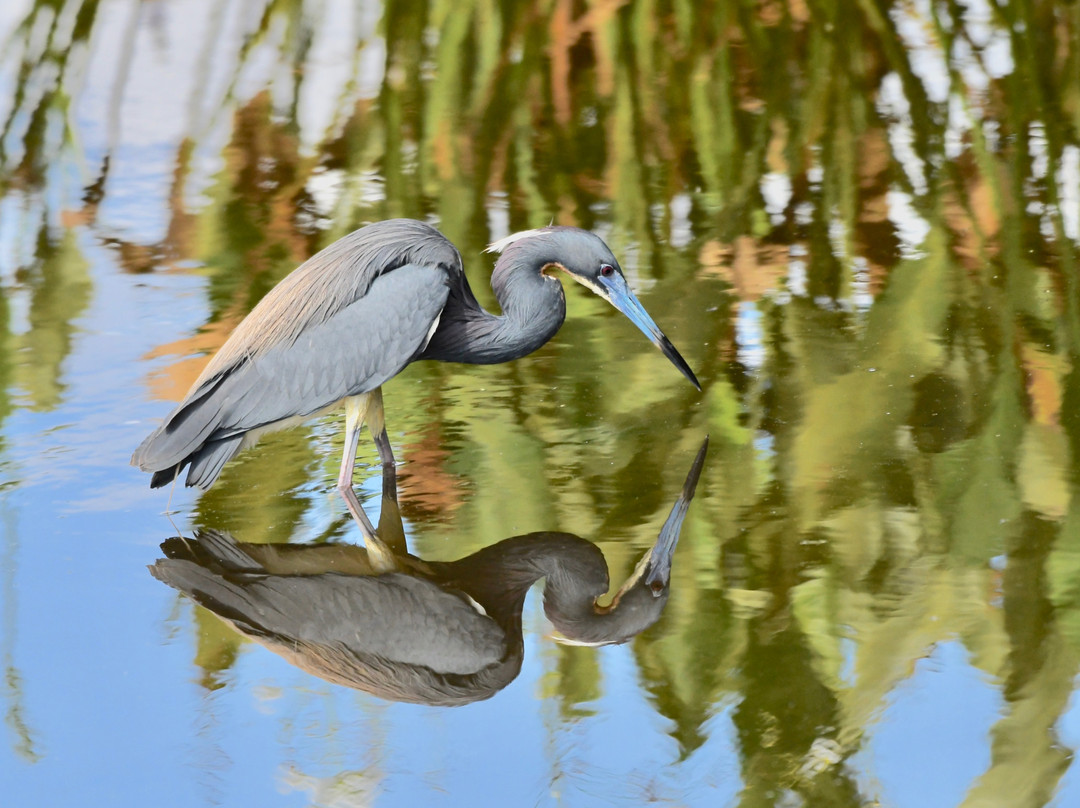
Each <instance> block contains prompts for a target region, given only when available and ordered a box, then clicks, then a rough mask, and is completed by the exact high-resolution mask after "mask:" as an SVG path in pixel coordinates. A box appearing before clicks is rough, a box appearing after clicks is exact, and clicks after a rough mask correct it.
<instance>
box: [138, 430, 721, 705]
mask: <svg viewBox="0 0 1080 808" xmlns="http://www.w3.org/2000/svg"><path fill="white" fill-rule="evenodd" d="M707 446H708V439H706V440H705V442H704V443H702V446H701V449H700V450H699V451H698V454H697V457H696V458H695V459H694V463H693V466H692V467H691V469H690V472H689V474H688V475H687V478H686V483H685V484H684V486H683V490H682V493H681V494H680V495H679V498H678V500H677V501H676V503H675V506H674V507H673V508H672V510H671V513H670V514H669V516H668V518H667V521H666V522H665V523H664V526H663V527H662V528H661V530H660V536H659V538H658V539H657V540H656V543H655V544H654V545H653V546H652V548H650V549H649V551H648V552H647V553H646V554H645V556H644V557H643V558H642V559H641V561H640V562H639V563H638V565H637V566H636V567H635V568H634V571H633V573H632V574H631V575H630V578H629V579H628V580H627V581H626V583H624V584H623V585H622V586H621V587H619V590H618V591H617V592H616V594H615V596H614V598H613V599H612V601H611V603H610V604H609V605H607V606H600V605H599V604H598V603H597V599H598V598H599V597H601V596H602V595H604V594H605V593H606V592H607V591H608V584H609V579H608V570H607V564H606V562H605V561H604V555H603V553H601V552H600V550H599V548H597V547H596V545H594V544H592V543H590V542H588V541H586V540H585V539H582V538H579V537H578V536H574V535H572V534H570V533H530V534H528V535H524V536H515V537H513V538H509V539H504V540H503V541H501V542H498V543H497V544H494V545H492V546H490V547H487V548H485V549H483V550H480V551H479V552H476V553H473V554H472V555H470V556H467V557H465V558H462V559H459V560H458V561H450V562H436V561H422V560H420V559H419V558H417V557H415V556H412V555H407V554H405V555H399V556H398V557H397V561H398V567H397V570H396V571H393V572H383V573H381V574H380V571H379V563H378V562H374V561H373V560H372V559H370V558H369V557H368V553H367V552H366V551H365V549H364V548H362V547H357V546H355V545H327V544H322V545H306V546H305V545H290V544H285V545H276V544H240V543H238V542H236V541H234V540H233V539H232V538H230V537H229V536H226V535H225V534H221V533H216V532H212V531H203V532H202V533H201V534H199V535H198V536H197V537H196V538H194V539H182V538H172V539H168V540H167V541H166V542H165V543H164V544H162V545H161V548H162V550H164V551H165V554H166V555H167V556H168V558H164V559H160V560H159V561H157V562H156V563H155V564H153V565H152V566H150V568H149V569H150V572H151V574H153V576H154V577H155V578H157V579H158V580H161V581H164V582H165V583H167V584H168V585H169V586H172V587H174V588H175V589H178V590H180V591H181V592H184V593H185V594H187V595H188V596H189V597H191V598H192V599H193V600H195V601H196V602H197V603H199V604H201V605H202V606H205V607H206V608H208V609H209V610H210V611H212V612H214V613H215V614H217V615H218V616H219V617H221V618H222V619H223V620H225V621H226V622H228V623H229V624H231V625H232V626H233V627H234V628H236V629H237V630H239V631H240V632H241V633H243V634H245V635H247V636H249V637H251V638H252V639H254V640H256V641H257V642H259V643H261V644H262V645H265V646H266V647H267V648H269V649H270V650H271V651H274V652H275V653H277V654H280V655H281V656H283V657H285V658H286V659H287V660H289V661H290V662H291V663H293V664H294V665H296V666H297V667H300V668H302V669H304V670H306V671H308V672H309V673H313V674H315V675H316V676H320V677H322V678H324V679H326V680H328V681H331V682H335V683H337V684H342V685H346V686H348V687H355V688H359V689H361V690H364V691H367V692H369V693H374V694H375V695H377V696H381V697H383V698H386V699H391V700H394V701H409V702H419V703H424V704H441V705H457V704H466V703H468V702H472V701H477V700H480V699H485V698H488V697H490V696H492V695H494V694H495V693H496V692H497V691H499V690H501V689H502V688H503V687H505V686H506V685H507V684H509V683H510V682H511V681H512V680H513V679H514V677H515V676H517V674H518V672H519V671H520V670H521V662H522V657H523V654H524V646H523V643H522V627H521V611H522V608H523V606H524V604H525V595H526V593H527V592H528V591H529V589H530V588H531V587H532V585H533V584H534V583H536V582H537V581H538V580H539V579H541V578H544V579H546V585H545V587H544V611H545V612H546V613H547V615H548V618H549V619H550V620H551V622H552V624H553V625H554V626H555V628H556V629H557V630H558V632H559V633H560V634H561V635H562V638H561V639H562V640H563V641H565V642H568V643H571V644H575V645H608V644H612V643H621V642H626V641H627V640H629V639H630V638H632V637H634V636H636V635H637V634H640V633H641V632H642V631H644V630H645V629H646V628H648V627H649V626H651V625H652V624H653V623H655V622H656V621H657V620H658V619H659V618H660V614H661V612H663V609H664V606H665V604H666V603H667V599H668V594H669V591H670V583H671V566H672V558H673V556H674V553H675V546H676V544H677V543H678V540H679V531H680V530H681V528H682V523H683V519H684V518H685V517H686V512H687V509H688V507H689V505H690V500H691V499H693V496H694V489H695V487H696V485H697V481H698V477H699V476H700V475H701V467H702V465H703V463H704V460H705V452H706V448H707Z"/></svg>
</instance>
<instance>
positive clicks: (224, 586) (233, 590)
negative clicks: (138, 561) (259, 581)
mask: <svg viewBox="0 0 1080 808" xmlns="http://www.w3.org/2000/svg"><path fill="white" fill-rule="evenodd" d="M147 569H148V570H150V574H151V575H153V576H154V577H155V578H157V579H158V580H159V581H161V582H162V583H165V584H168V585H169V586H171V587H172V588H173V589H176V590H179V591H180V592H183V593H184V594H185V595H187V596H188V597H189V598H191V599H192V600H194V601H195V602H196V603H198V604H199V605H200V606H205V607H206V608H208V609H209V610H210V611H212V612H214V613H215V614H217V615H218V616H220V617H223V618H225V619H226V620H228V621H229V622H231V623H234V624H235V625H236V626H237V627H238V628H240V629H241V630H243V631H245V632H247V633H249V634H254V635H262V634H265V632H264V631H263V630H261V629H260V628H259V627H258V626H256V625H254V624H253V623H252V621H251V620H250V618H249V617H248V616H247V615H249V614H258V613H259V608H260V606H259V605H258V604H257V601H258V594H256V592H257V590H256V591H254V592H249V590H248V588H247V587H245V586H244V583H243V581H242V580H233V579H232V576H230V575H227V574H226V575H222V574H219V573H217V572H215V571H214V570H212V569H208V568H206V567H203V566H200V565H199V563H198V562H196V561H188V560H186V559H174V558H162V559H158V560H157V561H156V562H154V563H153V564H150V565H149V566H148V567H147ZM262 608H265V607H262Z"/></svg>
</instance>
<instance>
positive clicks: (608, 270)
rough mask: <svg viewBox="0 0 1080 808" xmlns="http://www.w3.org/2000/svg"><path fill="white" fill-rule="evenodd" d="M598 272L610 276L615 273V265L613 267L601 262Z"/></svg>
mask: <svg viewBox="0 0 1080 808" xmlns="http://www.w3.org/2000/svg"><path fill="white" fill-rule="evenodd" d="M600 274H601V275H603V276H604V277H605V278H610V277H611V276H612V275H614V274H615V267H613V266H612V265H611V264H601V265H600Z"/></svg>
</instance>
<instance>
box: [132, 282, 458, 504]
mask: <svg viewBox="0 0 1080 808" xmlns="http://www.w3.org/2000/svg"><path fill="white" fill-rule="evenodd" d="M448 293H449V287H448V281H447V274H446V272H445V271H444V270H443V269H442V268H440V267H437V266H421V265H414V264H409V265H406V266H401V267H397V268H396V269H394V271H393V272H387V273H385V274H383V275H380V276H379V277H378V278H376V279H375V281H374V282H372V283H371V285H370V287H369V288H368V290H367V293H366V294H365V295H364V296H363V297H361V298H359V299H357V300H355V301H353V302H352V303H351V304H350V305H348V306H345V307H344V308H342V309H340V310H338V311H337V312H335V313H334V314H333V315H331V316H330V317H329V318H327V319H325V320H323V321H321V322H318V323H316V324H313V325H311V326H310V327H309V328H307V330H305V331H304V332H303V333H302V334H300V335H299V336H298V337H297V338H296V340H295V341H293V342H279V343H278V344H277V345H275V346H274V347H272V348H270V349H269V350H266V351H263V352H261V353H258V354H255V355H253V356H251V357H250V358H247V359H245V360H243V361H240V362H239V363H237V364H235V365H234V366H232V367H231V368H230V369H229V370H228V371H227V372H222V373H221V374H220V375H218V376H216V377H214V378H212V379H210V380H208V381H206V382H205V383H204V384H203V385H202V387H200V388H198V389H197V390H195V391H194V392H193V393H192V394H191V395H190V396H189V397H188V399H187V400H185V401H184V402H183V403H181V405H180V406H179V407H178V408H177V409H176V410H174V411H173V413H172V414H171V415H170V416H169V417H168V418H167V419H166V421H165V423H163V424H162V425H161V426H160V427H159V428H158V430H157V431H155V432H154V433H153V434H152V435H150V437H148V438H147V439H146V440H145V441H144V442H143V444H142V445H141V446H140V447H139V448H138V449H137V450H136V452H135V455H134V457H133V458H132V462H134V463H135V464H136V465H138V466H139V467H140V468H142V469H144V470H146V471H160V470H162V469H170V468H172V467H174V466H176V465H177V464H179V463H183V462H184V461H185V460H187V459H188V458H189V457H190V456H191V455H192V454H193V453H194V452H196V451H198V450H199V449H201V448H202V447H204V446H206V445H208V444H213V446H209V447H208V448H209V449H210V451H209V452H207V455H208V457H210V459H211V461H213V462H210V463H208V465H214V468H213V469H211V471H212V472H213V473H212V474H208V472H205V471H204V472H203V473H201V474H200V475H196V476H197V478H198V479H201V480H202V481H203V482H202V483H201V484H203V485H208V484H209V483H210V482H212V481H213V478H214V477H216V476H217V475H216V471H217V470H220V466H221V464H223V463H224V462H225V461H226V460H228V458H229V457H231V456H232V455H233V454H235V453H236V452H237V451H239V449H240V439H241V437H242V436H243V435H244V434H245V433H247V432H249V431H251V430H255V429H260V428H264V427H268V426H271V425H273V424H276V423H279V422H281V421H285V420H286V419H290V418H304V417H307V416H310V415H313V414H315V413H318V412H319V411H321V410H323V409H325V408H327V407H329V406H331V405H334V404H336V403H337V402H339V401H341V400H342V399H343V398H346V397H348V396H353V395H357V394H359V393H365V392H369V391H371V390H374V389H375V388H377V387H379V386H380V385H381V384H383V383H384V382H386V381H387V380H388V379H390V378H392V377H394V376H395V375H397V374H398V373H399V372H400V371H401V369H402V368H403V367H405V365H407V364H408V363H409V362H410V361H412V359H413V358H414V357H415V356H416V355H417V354H418V353H420V351H422V350H423V347H424V345H425V344H426V343H427V341H428V339H429V338H430V336H431V333H432V331H433V330H434V328H435V327H436V325H437V324H438V319H439V315H440V314H441V312H442V309H443V306H444V305H445V304H446V298H447V295H448ZM245 322H246V321H245ZM230 342H231V340H230ZM214 446H220V447H221V449H222V451H221V452H218V453H216V454H220V455H222V456H221V457H220V458H218V457H216V454H215V453H214V452H213V449H214ZM226 455H227V456H226ZM218 461H219V462H218ZM166 482H167V481H166ZM189 484H192V480H191V478H189Z"/></svg>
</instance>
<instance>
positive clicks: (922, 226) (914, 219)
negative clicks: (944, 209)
mask: <svg viewBox="0 0 1080 808" xmlns="http://www.w3.org/2000/svg"><path fill="white" fill-rule="evenodd" d="M911 202H912V200H911V196H910V195H909V194H907V193H905V192H904V191H900V190H897V189H895V188H894V189H893V190H890V191H889V192H888V193H887V194H885V203H886V205H887V206H888V211H889V221H890V222H892V224H893V227H894V228H895V232H896V237H897V239H898V240H899V241H900V251H901V254H902V255H904V257H906V258H910V257H914V256H917V255H920V254H921V247H922V244H923V242H924V241H925V240H926V237H927V236H928V235H929V234H930V223H929V222H928V221H926V219H924V218H923V217H922V216H920V215H919V214H918V212H917V211H916V210H915V207H914V206H913V205H912V204H911Z"/></svg>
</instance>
